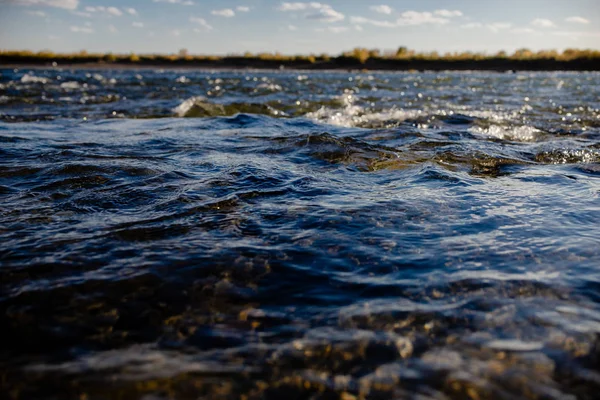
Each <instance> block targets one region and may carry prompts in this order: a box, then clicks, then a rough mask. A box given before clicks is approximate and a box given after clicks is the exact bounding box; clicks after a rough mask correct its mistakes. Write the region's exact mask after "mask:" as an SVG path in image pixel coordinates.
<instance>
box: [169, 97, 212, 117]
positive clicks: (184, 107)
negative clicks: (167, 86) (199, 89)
mask: <svg viewBox="0 0 600 400" xmlns="http://www.w3.org/2000/svg"><path fill="white" fill-rule="evenodd" d="M197 101H206V99H205V98H204V97H202V96H194V97H190V98H189V99H187V100H184V101H183V103H181V104H180V105H178V106H177V107H175V108H174V109H173V112H174V113H175V114H177V116H178V117H184V116H185V115H186V114H187V113H188V111H190V110H191V108H192V107H193V106H194V104H196V102H197Z"/></svg>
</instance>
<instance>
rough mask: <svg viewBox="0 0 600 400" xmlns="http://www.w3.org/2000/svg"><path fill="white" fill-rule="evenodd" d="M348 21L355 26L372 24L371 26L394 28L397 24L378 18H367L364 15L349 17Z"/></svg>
mask: <svg viewBox="0 0 600 400" xmlns="http://www.w3.org/2000/svg"><path fill="white" fill-rule="evenodd" d="M350 23H352V24H355V25H357V26H360V25H373V26H378V27H380V28H395V27H397V26H398V25H396V24H395V23H393V22H389V21H379V20H375V19H369V18H365V17H350Z"/></svg>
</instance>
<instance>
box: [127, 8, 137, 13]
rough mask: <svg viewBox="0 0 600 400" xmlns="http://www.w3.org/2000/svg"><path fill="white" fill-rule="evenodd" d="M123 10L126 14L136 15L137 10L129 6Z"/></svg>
mask: <svg viewBox="0 0 600 400" xmlns="http://www.w3.org/2000/svg"><path fill="white" fill-rule="evenodd" d="M125 12H127V14H130V15H137V11H136V10H135V8H131V7H129V8H125Z"/></svg>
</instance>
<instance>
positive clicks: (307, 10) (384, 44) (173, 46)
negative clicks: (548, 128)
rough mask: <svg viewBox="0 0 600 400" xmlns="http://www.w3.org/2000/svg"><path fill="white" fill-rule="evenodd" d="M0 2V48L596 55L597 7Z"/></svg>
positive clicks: (533, 1)
mask: <svg viewBox="0 0 600 400" xmlns="http://www.w3.org/2000/svg"><path fill="white" fill-rule="evenodd" d="M325 1H326V2H324V3H320V2H282V1H271V0H218V1H213V0H120V1H117V0H0V49H5V50H33V51H40V50H51V51H56V52H77V51H80V50H86V51H88V52H102V53H104V52H113V53H130V52H135V53H138V54H144V53H178V52H179V51H180V50H181V49H187V51H188V52H189V53H190V54H215V55H222V54H241V53H244V52H246V51H249V52H252V53H258V52H277V51H278V52H281V53H283V54H308V53H315V54H320V53H328V54H332V55H336V54H340V53H341V52H342V51H346V50H351V49H353V48H354V47H367V48H370V49H371V48H372V49H380V50H382V51H393V50H395V49H397V48H398V47H400V46H405V47H408V48H410V49H414V50H417V51H438V52H454V51H477V52H486V53H490V54H491V53H495V52H497V51H499V50H506V51H508V52H512V51H514V50H516V49H519V48H529V49H532V50H541V49H557V50H564V49H565V48H592V49H600V0H501V1H492V0H456V1H450V0H381V2H379V1H377V0H376V1H359V0H343V1H342V0H325Z"/></svg>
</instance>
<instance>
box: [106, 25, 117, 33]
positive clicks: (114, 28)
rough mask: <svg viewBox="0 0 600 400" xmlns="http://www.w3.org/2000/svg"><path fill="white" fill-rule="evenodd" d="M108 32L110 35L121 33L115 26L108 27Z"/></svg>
mask: <svg viewBox="0 0 600 400" xmlns="http://www.w3.org/2000/svg"><path fill="white" fill-rule="evenodd" d="M108 31H109V32H110V33H117V32H119V30H118V29H117V28H116V27H115V26H114V25H109V26H108Z"/></svg>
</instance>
